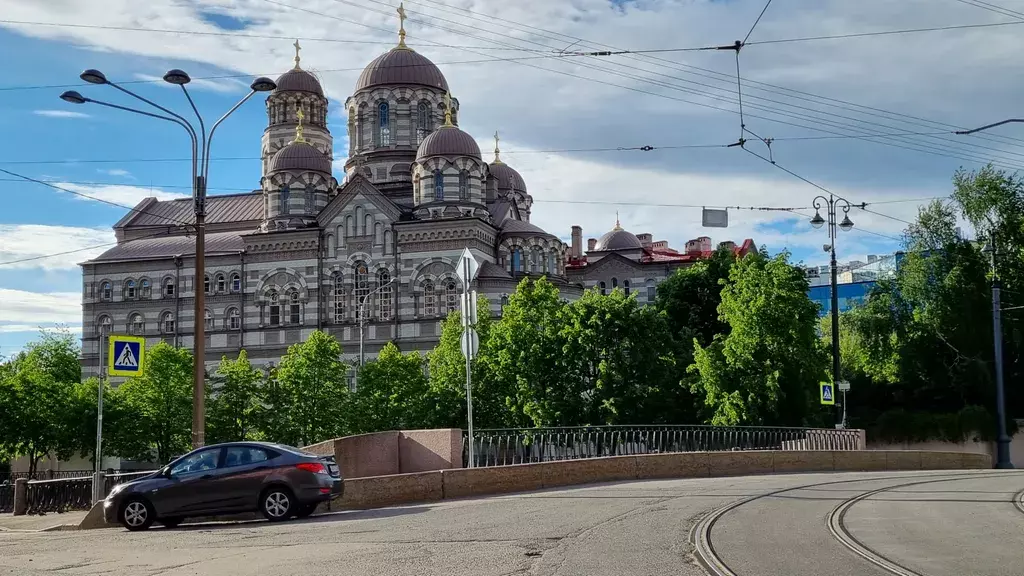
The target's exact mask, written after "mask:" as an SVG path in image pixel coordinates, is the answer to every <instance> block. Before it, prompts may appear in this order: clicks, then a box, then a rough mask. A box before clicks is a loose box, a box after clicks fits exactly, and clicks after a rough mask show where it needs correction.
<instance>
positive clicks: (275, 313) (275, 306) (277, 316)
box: [267, 290, 281, 326]
mask: <svg viewBox="0 0 1024 576" xmlns="http://www.w3.org/2000/svg"><path fill="white" fill-rule="evenodd" d="M267 324H270V325H271V326H280V325H281V297H280V296H279V295H278V293H277V290H271V291H270V292H267Z"/></svg>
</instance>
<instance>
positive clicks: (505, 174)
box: [488, 132, 526, 194]
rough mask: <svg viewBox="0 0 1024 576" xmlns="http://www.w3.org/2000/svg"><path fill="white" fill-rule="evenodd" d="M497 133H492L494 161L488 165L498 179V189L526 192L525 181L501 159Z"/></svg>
mask: <svg viewBox="0 0 1024 576" xmlns="http://www.w3.org/2000/svg"><path fill="white" fill-rule="evenodd" d="M499 141H500V139H499V138H498V133H497V132H495V133H494V161H493V162H491V163H490V165H489V166H488V167H489V168H490V172H491V175H492V176H494V177H495V178H496V179H497V180H498V189H499V190H515V191H516V192H522V193H524V194H525V193H526V181H525V180H523V177H522V176H521V175H520V174H519V172H516V170H515V169H514V168H512V167H511V166H509V165H508V164H505V163H504V162H502V161H501V150H499V149H498V142H499Z"/></svg>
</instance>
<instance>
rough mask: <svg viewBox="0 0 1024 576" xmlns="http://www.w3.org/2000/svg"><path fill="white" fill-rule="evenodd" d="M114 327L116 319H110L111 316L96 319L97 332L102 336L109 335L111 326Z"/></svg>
mask: <svg viewBox="0 0 1024 576" xmlns="http://www.w3.org/2000/svg"><path fill="white" fill-rule="evenodd" d="M113 327H114V321H113V320H111V319H110V316H100V317H99V319H98V320H96V333H97V334H99V335H100V336H109V335H110V330H111V328H113Z"/></svg>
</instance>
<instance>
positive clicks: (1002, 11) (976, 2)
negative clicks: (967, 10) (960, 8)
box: [956, 0, 1024, 19]
mask: <svg viewBox="0 0 1024 576" xmlns="http://www.w3.org/2000/svg"><path fill="white" fill-rule="evenodd" d="M956 1H957V2H959V3H961V4H967V5H968V6H975V7H977V8H981V9H982V10H988V11H989V12H995V13H996V14H999V15H1002V16H1010V17H1011V18H1018V19H1020V18H1024V13H1022V12H1017V11H1016V10H1010V9H1009V8H1003V7H1002V6H997V5H995V4H992V3H990V2H984V1H983V0H956Z"/></svg>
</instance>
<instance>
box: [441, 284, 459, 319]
mask: <svg viewBox="0 0 1024 576" xmlns="http://www.w3.org/2000/svg"><path fill="white" fill-rule="evenodd" d="M458 309H459V285H458V283H456V282H455V280H454V279H452V278H449V279H448V280H446V281H445V283H444V311H445V314H450V313H452V312H454V311H456V310H458Z"/></svg>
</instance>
